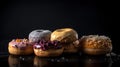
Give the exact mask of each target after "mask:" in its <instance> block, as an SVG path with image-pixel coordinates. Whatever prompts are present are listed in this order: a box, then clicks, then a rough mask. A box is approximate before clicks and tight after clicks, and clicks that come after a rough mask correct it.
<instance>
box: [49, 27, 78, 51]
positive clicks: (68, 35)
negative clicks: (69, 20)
mask: <svg viewBox="0 0 120 67" xmlns="http://www.w3.org/2000/svg"><path fill="white" fill-rule="evenodd" d="M50 40H51V41H59V42H60V43H61V45H63V47H64V52H65V53H76V52H78V47H79V41H77V40H78V33H77V32H76V31H75V30H74V29H72V28H61V29H56V30H55V31H53V32H52V33H51V38H50Z"/></svg>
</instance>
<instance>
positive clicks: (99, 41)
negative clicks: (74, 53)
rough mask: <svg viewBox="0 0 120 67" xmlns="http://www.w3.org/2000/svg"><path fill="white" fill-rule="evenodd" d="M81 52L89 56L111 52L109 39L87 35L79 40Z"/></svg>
mask: <svg viewBox="0 0 120 67" xmlns="http://www.w3.org/2000/svg"><path fill="white" fill-rule="evenodd" d="M80 43H81V46H82V48H81V49H82V51H83V52H84V53H86V54H90V55H102V54H106V53H109V52H111V51H112V43H111V40H110V38H108V37H106V36H98V35H89V36H83V37H82V38H81V40H80Z"/></svg>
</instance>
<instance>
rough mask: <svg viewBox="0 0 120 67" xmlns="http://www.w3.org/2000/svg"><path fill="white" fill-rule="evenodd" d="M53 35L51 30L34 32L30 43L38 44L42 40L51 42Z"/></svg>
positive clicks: (30, 37)
mask: <svg viewBox="0 0 120 67" xmlns="http://www.w3.org/2000/svg"><path fill="white" fill-rule="evenodd" d="M50 35H51V31H49V30H33V31H32V32H30V34H29V41H30V42H38V41H39V40H41V39H44V40H49V39H50Z"/></svg>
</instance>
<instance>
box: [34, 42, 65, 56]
mask: <svg viewBox="0 0 120 67" xmlns="http://www.w3.org/2000/svg"><path fill="white" fill-rule="evenodd" d="M33 49H34V53H35V55H36V56H39V57H54V56H60V55H61V54H62V53H63V49H64V48H63V47H62V46H61V45H59V42H58V41H52V42H51V41H45V40H40V41H39V42H38V43H35V44H34V47H33Z"/></svg>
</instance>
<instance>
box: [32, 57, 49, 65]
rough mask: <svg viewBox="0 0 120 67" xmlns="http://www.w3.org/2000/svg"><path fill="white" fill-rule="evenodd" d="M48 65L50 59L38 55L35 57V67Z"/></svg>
mask: <svg viewBox="0 0 120 67" xmlns="http://www.w3.org/2000/svg"><path fill="white" fill-rule="evenodd" d="M45 65H48V61H47V60H46V59H44V58H39V57H37V56H35V57H34V66H35V67H44V66H45Z"/></svg>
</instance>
